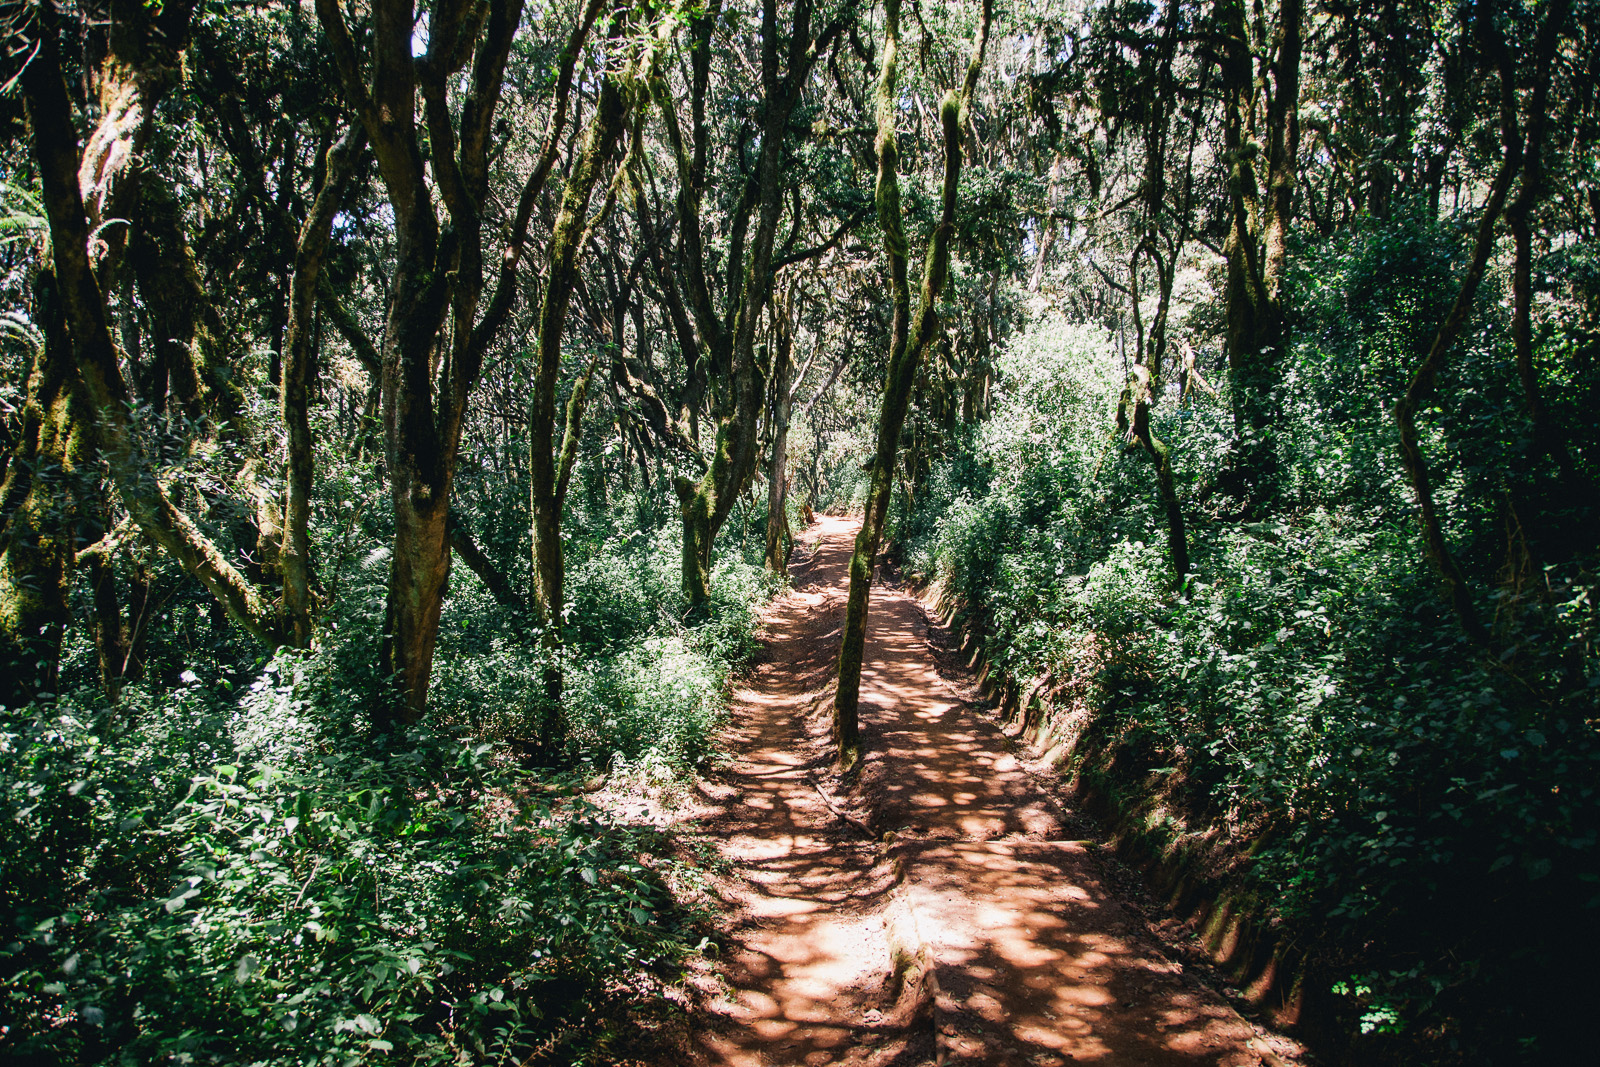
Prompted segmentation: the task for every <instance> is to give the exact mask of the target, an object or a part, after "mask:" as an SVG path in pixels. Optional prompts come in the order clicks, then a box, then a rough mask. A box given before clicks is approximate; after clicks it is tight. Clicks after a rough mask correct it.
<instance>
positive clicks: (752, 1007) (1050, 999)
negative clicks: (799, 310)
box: [694, 517, 1280, 1067]
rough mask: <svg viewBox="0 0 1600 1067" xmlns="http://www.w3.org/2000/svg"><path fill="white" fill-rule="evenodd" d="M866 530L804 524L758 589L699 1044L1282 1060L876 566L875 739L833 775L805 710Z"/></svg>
mask: <svg viewBox="0 0 1600 1067" xmlns="http://www.w3.org/2000/svg"><path fill="white" fill-rule="evenodd" d="M855 527H856V524H855V522H854V521H853V520H847V519H837V518H827V517H824V518H821V519H819V521H818V523H817V524H816V525H814V526H812V527H811V528H810V529H809V530H808V531H806V533H805V534H804V535H803V537H802V540H801V545H802V548H801V549H800V550H798V551H797V552H796V562H795V565H794V567H793V568H792V574H793V577H794V584H795V590H794V592H793V593H792V594H790V595H789V596H786V597H784V598H782V599H781V600H779V601H777V602H776V603H775V604H774V605H773V606H772V607H771V608H770V609H769V610H768V612H767V615H766V617H765V620H764V626H763V629H764V634H765V654H764V655H763V656H762V658H761V662H760V664H759V665H758V666H757V667H756V668H755V669H754V670H753V671H752V672H751V673H750V674H749V675H748V676H747V677H746V678H745V679H744V680H743V681H744V686H743V688H741V689H740V690H738V691H737V692H736V693H735V694H734V697H733V709H732V724H731V734H732V736H731V737H730V738H729V742H730V748H731V750H732V751H733V753H734V756H735V759H734V762H733V763H732V764H731V765H730V766H728V767H727V768H726V769H725V770H724V771H723V772H722V773H721V774H720V775H719V776H717V778H715V779H714V780H712V781H708V782H707V783H706V784H705V786H704V790H705V794H706V796H705V799H706V801H707V803H708V805H709V806H710V807H709V810H708V811H706V812H705V813H703V814H702V815H701V816H700V818H699V820H698V821H699V823H700V828H701V829H702V830H703V832H704V833H705V835H706V840H707V841H708V842H709V843H710V844H712V846H713V847H714V848H715V849H716V851H717V852H718V853H719V854H720V857H721V858H722V860H724V861H726V864H727V871H726V874H725V875H724V876H723V877H720V878H719V879H718V885H717V890H718V893H719V895H720V896H721V897H722V898H723V904H724V905H725V906H726V907H727V908H728V909H729V913H730V916H731V918H730V924H729V940H730V946H729V947H730V951H729V953H728V955H727V957H726V958H725V960H724V963H723V966H722V973H723V977H724V979H725V981H726V983H727V985H728V988H727V989H725V991H724V992H723V993H722V995H720V996H717V997H715V998H713V1000H712V1003H711V1004H710V1005H709V1008H708V1011H707V1012H706V1013H705V1014H704V1016H703V1017H702V1018H700V1019H699V1020H697V1025H696V1029H695V1035H694V1043H695V1054H696V1057H697V1058H698V1059H699V1060H700V1061H701V1062H704V1063H706V1064H728V1065H740V1067H743V1065H752V1067H753V1065H758V1064H760V1065H769V1064H771V1065H776V1064H827V1063H846V1064H860V1065H867V1064H874V1065H883V1067H887V1065H889V1064H894V1065H903V1067H910V1065H913V1064H922V1063H932V1062H940V1063H963V1064H1019V1065H1020V1064H1028V1065H1037V1067H1047V1065H1058V1064H1067V1063H1085V1062H1101V1063H1107V1064H1111V1063H1115V1064H1208V1065H1217V1067H1239V1065H1245V1064H1257V1063H1261V1062H1263V1061H1264V1060H1265V1062H1269V1063H1277V1062H1280V1061H1278V1060H1277V1058H1276V1057H1275V1056H1274V1055H1273V1054H1272V1053H1270V1052H1268V1051H1267V1048H1266V1046H1265V1045H1264V1044H1262V1043H1261V1041H1260V1040H1259V1038H1258V1037H1257V1032H1256V1030H1255V1029H1254V1028H1253V1027H1252V1026H1251V1025H1250V1024H1249V1023H1247V1022H1246V1021H1245V1020H1244V1019H1242V1018H1240V1017H1239V1015H1238V1014H1237V1013H1236V1012H1235V1011H1234V1010H1233V1009H1232V1008H1231V1007H1230V1006H1228V1005H1227V1003H1226V1002H1225V1001H1223V1000H1222V999H1221V998H1220V997H1218V996H1217V995H1216V994H1215V993H1213V992H1212V991H1210V990H1209V989H1207V988H1206V987H1205V986H1203V985H1201V984H1200V983H1199V982H1197V981H1195V980H1194V979H1193V977H1192V976H1188V975H1185V974H1183V973H1182V967H1181V965H1179V964H1177V963H1174V962H1172V961H1171V960H1169V959H1167V958H1166V957H1165V956H1164V955H1162V953H1161V951H1160V949H1159V947H1158V946H1157V945H1156V943H1155V942H1154V941H1153V940H1152V939H1151V938H1150V937H1149V936H1148V935H1147V934H1146V932H1145V931H1144V929H1143V927H1142V925H1141V924H1140V923H1139V921H1138V920H1137V919H1136V918H1135V917H1133V916H1131V915H1130V914H1129V913H1128V912H1126V911H1125V910H1124V909H1123V908H1122V907H1121V906H1119V905H1118V904H1117V902H1116V901H1115V900H1114V899H1113V898H1112V897H1111V896H1110V895H1108V892H1107V890H1106V888H1105V887H1104V885H1103V880H1102V877H1101V874H1100V868H1099V864H1098V861H1097V860H1096V859H1095V858H1094V857H1093V856H1092V855H1091V853H1090V850H1089V849H1087V848H1085V846H1084V845H1083V844H1082V843H1080V842H1076V841H1070V840H1064V837H1065V836H1066V835H1065V833H1064V831H1063V829H1062V827H1061V825H1060V823H1059V822H1058V820H1057V818H1056V816H1055V814H1054V809H1053V806H1052V804H1051V802H1050V800H1049V799H1048V798H1047V797H1046V796H1045V795H1044V793H1043V792H1042V791H1041V790H1040V788H1039V787H1038V786H1037V785H1036V783H1035V782H1034V780H1033V779H1032V778H1031V777H1030V776H1029V775H1028V773H1027V771H1026V770H1025V768H1024V767H1023V766H1022V765H1021V763H1019V762H1018V760H1017V758H1016V757H1015V756H1013V755H1012V754H1011V753H1010V751H1009V749H1010V747H1011V746H1010V744H1009V742H1008V741H1007V739H1006V738H1005V737H1004V736H1003V735H1002V734H1001V733H1000V731H999V730H998V729H997V728H996V727H995V726H994V725H993V724H992V723H990V722H988V721H987V720H985V719H983V718H981V717H979V716H977V715H975V714H973V713H972V711H971V710H969V709H968V707H967V706H966V705H965V704H964V703H963V702H962V701H961V700H960V699H959V698H958V697H957V696H956V694H954V693H953V692H952V691H951V690H950V688H949V687H948V686H947V685H946V684H945V683H944V682H943V681H942V680H941V679H940V677H939V675H938V673H937V672H936V670H935V669H934V663H933V657H932V653H931V652H930V650H929V648H928V646H927V640H926V633H927V627H926V621H925V618H924V616H923V613H922V611H921V608H920V607H919V605H918V604H917V603H916V601H914V600H913V599H911V598H910V597H909V596H907V595H906V594H904V593H902V592H899V591H897V590H894V589H887V588H884V587H882V586H879V587H877V588H875V589H874V590H873V603H872V612H871V615H870V619H869V628H868V642H867V652H866V658H865V667H864V670H863V674H862V687H861V695H862V702H861V715H862V732H863V739H864V741H865V743H866V747H867V751H868V758H867V762H866V765H865V767H864V768H863V770H862V772H861V776H860V781H859V782H858V783H856V785H855V786H854V788H853V789H851V790H850V791H849V792H848V795H840V794H841V792H843V791H844V790H845V788H846V787H844V786H842V785H840V784H839V783H838V782H837V779H836V778H835V777H834V776H833V775H832V773H831V767H830V764H829V751H828V748H827V743H826V741H827V739H826V734H825V727H824V724H823V718H824V717H823V716H822V715H819V714H817V713H816V710H817V706H818V703H819V699H820V697H821V695H822V693H823V691H824V690H825V689H826V687H827V686H828V683H829V682H830V681H831V672H832V667H833V661H834V656H835V654H836V652H837V648H838V640H839V626H840V623H841V621H842V617H843V610H844V592H845V589H844V586H845V581H846V566H847V563H848V560H849V555H850V550H851V545H852V541H853V538H854V533H855ZM813 545H815V546H816V551H815V552H814V553H811V552H809V551H808V550H809V548H810V547H811V546H813ZM897 964H898V966H897ZM897 972H898V973H897Z"/></svg>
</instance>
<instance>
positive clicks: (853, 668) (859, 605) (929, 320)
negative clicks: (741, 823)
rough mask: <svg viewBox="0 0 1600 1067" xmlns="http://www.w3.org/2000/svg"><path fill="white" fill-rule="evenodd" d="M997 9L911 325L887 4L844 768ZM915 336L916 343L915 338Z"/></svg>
mask: <svg viewBox="0 0 1600 1067" xmlns="http://www.w3.org/2000/svg"><path fill="white" fill-rule="evenodd" d="M992 11H993V4H992V2H991V0H984V5H983V14H982V16H981V19H980V21H979V23H978V34H977V40H976V41H975V42H974V45H973V49H972V59H971V62H969V63H968V65H967V73H966V79H965V81H964V82H963V84H962V88H961V91H960V93H959V94H957V93H956V92H954V91H952V92H950V93H949V94H948V95H947V96H946V97H945V99H944V103H943V104H942V105H941V106H940V108H939V121H940V126H941V127H942V129H943V131H944V187H943V190H942V195H941V199H940V213H939V223H938V226H937V227H936V228H935V229H934V231H933V234H932V236H930V237H929V239H928V252H927V258H926V260H925V262H924V266H923V276H922V293H921V296H920V297H919V299H918V303H917V311H916V317H915V320H914V321H913V320H912V316H911V290H910V285H909V283H908V281H907V273H908V271H907V263H906V259H907V257H906V248H907V246H906V235H905V220H904V219H903V218H902V216H901V211H900V179H899V162H900V146H899V142H898V138H897V137H896V135H895V118H896V116H897V114H898V109H899V98H898V95H897V81H898V73H899V50H900V2H899V0H885V3H884V43H883V66H882V72H881V74H880V75H879V79H878V91H877V118H878V138H877V147H878V187H877V191H876V195H875V199H876V201H877V208H878V224H879V226H880V227H882V229H883V243H884V251H885V253H886V255H887V257H888V260H889V277H890V285H891V293H892V295H893V299H894V322H893V325H892V327H891V334H890V340H889V371H888V375H887V376H886V378H885V379H884V385H883V405H882V408H881V409H880V411H879V415H878V442H877V449H876V451H875V452H874V454H873V459H872V472H871V481H870V483H869V486H868V489H867V501H866V507H865V512H864V514H863V516H862V519H861V529H860V531H858V532H857V534H856V546H855V552H854V553H853V554H852V555H851V557H850V594H849V599H848V601H847V602H846V605H845V616H844V628H843V634H842V636H841V637H840V641H839V684H838V688H837V689H836V690H835V692H834V698H833V733H834V741H835V742H836V743H837V745H838V753H839V762H840V764H841V765H843V766H844V767H845V768H846V769H849V768H851V767H853V766H855V765H856V763H857V762H859V760H860V758H861V729H860V724H859V718H858V706H859V704H860V700H861V659H862V655H863V654H864V652H865V649H866V637H867V605H868V598H869V597H870V596H871V593H872V566H873V561H874V560H875V559H876V557H877V555H878V548H879V546H880V544H881V542H882V540H883V524H884V520H885V519H886V518H887V517H888V514H889V494H890V492H891V490H892V488H893V486H894V467H895V453H896V451H897V450H898V448H899V445H900V431H901V429H902V427H904V425H905V419H906V410H907V408H908V407H909V406H910V403H911V387H912V384H913V383H914V382H915V380H916V373H917V364H918V362H919V361H920V360H921V358H922V351H923V349H925V348H926V347H927V346H928V344H929V343H930V342H931V341H932V340H933V338H934V337H935V335H936V334H937V333H938V325H939V319H938V312H937V310H936V307H935V305H936V304H937V302H938V299H939V291H940V290H941V289H942V288H943V287H944V282H945V277H946V275H948V274H949V271H950V236H951V233H952V232H953V231H954V229H955V212H956V184H957V181H958V179H959V178H960V175H961V129H962V127H963V126H964V125H965V119H966V115H965V114H964V111H965V109H966V107H967V102H968V101H969V100H970V99H971V98H972V90H973V86H974V84H975V83H976V81H977V78H978V70H979V68H980V66H981V65H982V63H983V51H984V46H985V44H986V43H987V42H988V36H989V20H990V16H991V14H992ZM908 335H909V336H908Z"/></svg>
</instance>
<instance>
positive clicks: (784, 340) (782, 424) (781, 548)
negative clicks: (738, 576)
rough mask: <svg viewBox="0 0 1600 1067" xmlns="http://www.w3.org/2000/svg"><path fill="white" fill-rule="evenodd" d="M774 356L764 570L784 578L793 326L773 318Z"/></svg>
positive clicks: (790, 541) (788, 542) (790, 542)
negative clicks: (765, 566) (775, 345)
mask: <svg viewBox="0 0 1600 1067" xmlns="http://www.w3.org/2000/svg"><path fill="white" fill-rule="evenodd" d="M773 325H774V326H775V327H776V330H777V334H778V336H777V352H776V353H775V355H774V357H773V368H772V463H771V465H770V466H769V467H768V469H767V551H766V565H767V570H769V571H771V572H772V573H773V574H779V575H781V574H786V573H788V570H789V550H790V549H791V548H792V547H793V546H794V534H793V533H791V532H790V530H789V412H790V409H791V407H792V406H793V402H794V398H793V397H792V396H790V395H789V388H790V386H789V379H790V376H791V371H792V369H793V366H794V359H793V357H794V333H793V324H792V323H791V322H790V321H789V318H788V315H787V314H784V315H781V316H779V317H778V318H777V320H776V321H775V322H774V324H773Z"/></svg>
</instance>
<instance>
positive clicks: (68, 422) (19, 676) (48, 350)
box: [0, 271, 94, 707]
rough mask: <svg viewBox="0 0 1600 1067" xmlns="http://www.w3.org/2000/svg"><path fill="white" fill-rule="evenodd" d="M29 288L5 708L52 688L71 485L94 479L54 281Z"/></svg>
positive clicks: (9, 515) (62, 615) (9, 548)
mask: <svg viewBox="0 0 1600 1067" xmlns="http://www.w3.org/2000/svg"><path fill="white" fill-rule="evenodd" d="M34 290H35V294H36V295H35V306H36V308H37V314H38V321H39V323H40V324H41V326H42V327H43V330H42V332H43V334H44V343H43V344H42V345H40V347H39V350H38V352H37V353H36V354H35V356H34V361H33V369H32V372H31V373H30V374H29V375H28V392H27V402H26V405H25V407H24V408H23V412H22V436H21V439H20V440H19V441H18V444H17V447H16V450H15V451H14V452H13V454H12V455H11V456H10V458H9V462H8V463H7V464H6V477H5V482H4V484H3V485H0V502H3V505H0V506H3V508H4V511H3V512H0V678H4V681H3V682H0V705H4V706H10V707H16V706H18V705H20V704H26V703H29V702H30V701H32V700H33V699H34V698H35V697H36V696H38V694H39V693H41V692H54V691H55V688H56V684H55V679H56V673H57V667H58V660H59V659H60V652H61V634H62V630H63V628H64V626H65V625H66V622H67V619H68V616H69V610H68V605H67V592H68V576H69V574H70V571H71V566H72V561H73V549H74V544H73V541H74V534H73V526H74V522H73V516H74V513H75V512H76V511H77V509H78V502H79V499H80V497H81V495H82V493H81V490H82V488H83V487H82V486H80V485H79V484H77V483H79V482H80V480H81V479H82V477H83V476H84V475H88V476H90V477H92V476H93V473H94V472H93V464H92V459H93V456H92V450H91V449H90V448H88V447H87V442H86V441H85V440H84V437H85V428H86V427H87V426H88V425H89V420H88V419H87V418H86V415H87V413H86V412H84V411H83V410H82V402H81V400H80V399H79V398H78V397H77V396H76V395H75V394H76V392H77V389H76V382H75V379H74V377H73V374H72V351H71V345H70V342H69V340H68V338H67V331H66V322H65V321H64V319H63V316H62V311H61V301H60V298H59V296H58V294H57V292H56V285H55V278H54V277H53V276H52V275H51V274H49V273H48V272H43V271H41V272H40V274H39V276H38V279H37V280H36V282H35V287H34ZM86 460H87V461H88V462H87V463H86V462H85V461H86ZM81 468H87V469H86V470H81Z"/></svg>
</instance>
